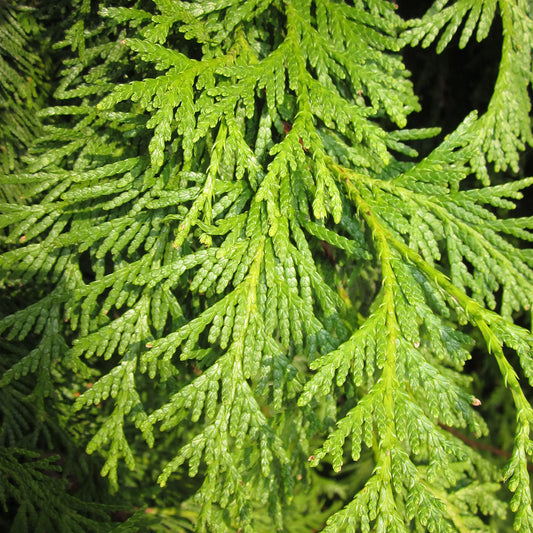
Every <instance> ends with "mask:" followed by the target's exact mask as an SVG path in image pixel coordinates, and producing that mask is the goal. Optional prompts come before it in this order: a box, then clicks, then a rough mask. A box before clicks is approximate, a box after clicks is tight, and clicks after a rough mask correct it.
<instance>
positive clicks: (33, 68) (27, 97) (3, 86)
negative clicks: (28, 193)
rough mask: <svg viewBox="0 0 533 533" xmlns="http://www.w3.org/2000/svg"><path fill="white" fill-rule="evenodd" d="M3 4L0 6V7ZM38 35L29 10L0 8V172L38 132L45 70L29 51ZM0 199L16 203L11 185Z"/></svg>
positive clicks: (11, 5) (14, 162)
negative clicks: (38, 112) (37, 113)
mask: <svg viewBox="0 0 533 533" xmlns="http://www.w3.org/2000/svg"><path fill="white" fill-rule="evenodd" d="M2 4H3V3H2ZM40 34H42V27H41V26H40V25H39V23H38V21H37V20H36V18H35V17H34V16H33V12H32V10H31V9H30V8H28V7H24V6H16V5H15V3H14V2H9V3H8V4H7V5H2V6H0V170H1V171H2V172H4V173H6V172H9V171H13V170H14V169H15V166H17V161H18V159H19V157H20V155H21V154H22V153H23V152H24V150H25V149H26V148H27V147H28V146H29V145H30V144H32V143H33V141H34V140H35V136H36V134H37V132H38V129H39V122H38V120H37V118H36V112H37V111H38V110H39V109H40V107H42V105H43V103H44V98H43V97H44V94H45V93H46V83H45V76H44V75H45V67H44V64H43V60H42V58H41V57H40V55H39V53H38V52H35V51H33V50H32V46H35V43H36V39H37V38H38V36H39V35H40ZM0 194H1V195H2V196H1V198H2V199H4V200H5V199H9V200H10V201H16V200H17V198H18V196H20V193H19V191H18V190H17V187H16V186H14V185H10V186H3V187H2V188H1V192H0Z"/></svg>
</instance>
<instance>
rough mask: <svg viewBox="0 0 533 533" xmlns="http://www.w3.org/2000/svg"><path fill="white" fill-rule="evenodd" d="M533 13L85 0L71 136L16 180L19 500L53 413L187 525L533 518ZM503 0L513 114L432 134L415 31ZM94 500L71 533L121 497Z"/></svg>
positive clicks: (9, 397) (506, 522) (495, 108)
mask: <svg viewBox="0 0 533 533" xmlns="http://www.w3.org/2000/svg"><path fill="white" fill-rule="evenodd" d="M93 7H94V6H93ZM530 10H531V7H530V3H529V2H527V1H526V0H499V1H497V0H491V1H481V0H457V1H456V2H451V1H446V0H438V1H437V2H435V3H434V5H433V6H432V7H431V8H430V9H429V10H428V12H427V13H426V14H425V15H424V16H423V17H422V18H421V19H417V20H409V21H405V20H403V19H402V18H401V17H400V16H399V15H398V14H397V6H396V5H395V4H394V3H392V2H389V1H386V0H360V1H357V0H356V1H354V2H342V1H339V0H313V1H311V0H283V1H281V0H213V1H197V2H185V1H178V0H153V2H145V1H137V2H132V1H130V2H108V3H105V5H101V6H100V7H99V9H98V12H95V11H94V10H93V11H91V4H90V2H85V1H84V2H80V3H79V7H78V12H77V13H75V14H74V15H72V16H73V24H72V26H71V27H70V28H69V29H68V30H67V31H66V34H65V36H64V40H63V41H62V42H61V43H59V47H63V48H66V47H69V48H70V50H71V51H72V52H69V54H70V55H68V54H67V53H65V60H64V63H63V65H64V69H63V72H62V75H61V79H60V82H59V84H58V86H57V88H56V92H55V97H56V101H57V105H55V106H53V107H50V108H49V109H47V110H45V111H44V112H43V113H42V116H43V118H44V120H45V127H44V134H43V136H42V137H41V138H40V140H39V141H38V142H37V143H35V144H34V145H33V147H32V151H31V154H30V156H29V157H28V158H27V161H26V164H25V168H24V169H23V171H21V172H17V173H11V174H9V173H7V174H5V175H4V176H3V177H2V178H1V181H2V183H3V184H4V185H8V184H17V185H19V186H22V187H23V189H24V197H25V198H26V199H27V201H28V204H27V205H15V204H9V203H5V204H3V205H2V215H1V217H0V221H1V224H2V227H4V228H6V237H5V239H4V246H5V247H6V248H7V251H6V252H5V253H4V254H3V255H2V256H1V258H0V265H1V268H2V277H3V279H4V285H3V287H4V289H3V292H4V293H5V294H13V291H14V289H13V287H14V286H16V287H17V289H16V290H17V291H18V292H17V293H16V294H18V295H19V296H18V298H17V299H16V303H13V304H12V305H11V307H15V308H16V309H13V310H10V311H9V312H7V311H6V313H5V316H4V318H3V319H2V320H1V321H0V329H1V331H2V335H3V339H4V340H3V347H4V348H5V353H6V354H7V355H6V356H5V358H4V359H3V360H5V361H8V364H7V365H5V364H3V365H2V366H3V368H4V372H3V376H2V378H1V379H0V387H2V389H0V390H1V391H2V398H5V401H3V402H2V405H1V408H2V413H3V418H2V433H1V435H2V440H3V443H5V445H6V446H11V447H13V448H6V449H7V452H2V453H3V455H2V457H5V458H4V459H2V461H3V462H2V463H1V464H0V468H2V469H4V470H6V469H7V470H10V471H12V472H20V476H21V479H22V478H24V480H25V481H24V482H25V483H27V484H28V487H31V489H30V488H28V489H27V490H26V489H25V490H24V491H23V492H24V494H22V495H21V492H20V491H19V492H18V493H17V492H16V490H14V489H12V490H11V492H9V491H8V497H9V498H11V499H12V500H13V499H14V500H15V501H18V502H19V505H24V504H23V503H21V501H24V499H25V498H26V500H27V499H28V498H29V499H33V500H32V502H33V503H32V504H31V505H32V506H33V507H32V508H35V507H36V506H38V505H39V501H40V500H39V498H40V497H41V493H40V491H41V490H42V489H40V485H39V484H40V483H42V480H43V477H42V474H40V473H39V472H40V471H41V470H42V469H43V468H49V467H48V466H46V465H42V464H41V463H42V461H43V459H40V461H41V462H39V461H37V462H35V463H31V462H30V463H28V462H27V461H26V462H24V461H22V462H21V460H20V458H19V459H18V462H17V463H15V462H14V461H15V460H16V458H17V453H19V452H18V451H17V449H18V448H16V449H15V448H14V447H16V446H19V445H20V444H19V441H20V440H21V439H22V440H24V435H26V434H27V433H28V432H31V431H32V429H31V425H32V424H36V422H35V420H34V418H35V416H34V411H33V410H34V409H37V410H38V412H39V413H42V416H48V415H49V414H50V413H54V412H56V413H59V414H58V415H57V424H58V425H59V427H60V428H61V430H62V431H65V432H66V433H67V434H68V435H69V438H70V439H72V440H73V441H74V442H75V443H77V445H80V446H82V445H83V446H86V451H87V452H88V453H89V454H91V453H95V452H96V453H97V454H98V455H99V456H101V457H102V458H103V467H102V470H101V474H102V475H103V476H108V478H109V482H110V487H111V489H112V490H114V491H118V492H119V494H121V495H123V497H124V498H125V499H128V498H130V500H129V501H131V493H132V491H133V493H135V494H136V496H137V498H145V501H139V499H137V500H136V504H137V505H141V506H142V505H148V504H150V505H151V506H153V507H154V508H155V509H150V510H155V514H156V515H157V516H158V518H159V519H160V523H159V526H153V528H157V527H159V528H160V530H162V531H181V530H182V529H183V528H185V529H186V530H197V531H217V532H218V531H254V532H256V531H274V530H282V531H294V532H296V531H310V530H312V529H315V530H321V529H323V530H324V531H327V532H336V531H347V532H352V531H363V532H368V531H379V532H387V533H389V532H397V531H398V532H399V531H420V532H423V531H460V532H467V531H502V530H504V529H505V528H508V527H510V524H514V528H515V529H516V530H518V531H523V532H526V531H533V511H532V508H531V491H530V478H529V474H528V460H530V458H531V455H533V442H532V440H531V425H532V424H533V408H532V406H531V405H530V403H529V401H528V399H527V390H528V389H527V387H528V384H527V380H530V381H531V380H533V362H532V355H533V336H532V334H531V333H530V332H529V331H528V330H527V329H526V327H524V324H526V325H527V318H524V317H526V315H525V314H524V313H523V311H524V310H529V308H530V305H531V300H532V299H533V253H532V250H531V248H528V242H530V241H531V240H533V233H532V232H531V229H532V227H533V218H532V217H522V218H516V217H513V216H512V213H510V212H511V211H512V209H514V208H515V201H516V200H519V199H521V198H522V192H521V191H522V190H524V189H525V188H527V187H529V186H530V185H531V184H533V179H531V178H522V179H518V178H517V177H516V176H515V175H514V174H512V172H517V171H518V170H519V156H520V151H521V150H523V149H524V148H525V146H526V144H528V143H530V142H531V139H532V137H531V136H532V134H531V124H530V118H529V111H530V98H529V91H530V83H531V69H532V65H531V46H532V45H533V19H532V18H531V12H530ZM494 17H499V18H501V26H502V29H503V47H502V51H501V58H500V59H499V74H498V79H497V81H496V84H495V86H494V91H493V95H492V98H491V100H490V103H489V105H488V108H487V110H486V112H484V113H483V114H481V115H479V116H478V115H477V114H476V112H475V110H472V112H471V113H470V114H468V116H466V117H464V120H463V121H462V123H461V124H460V125H459V127H458V128H457V129H456V130H455V131H453V132H452V133H450V134H449V135H448V136H446V137H445V138H439V140H438V142H437V141H434V142H433V146H434V148H433V149H432V150H431V152H430V153H429V154H428V155H425V156H419V155H418V153H417V151H416V150H415V146H417V142H418V144H420V142H419V140H420V139H430V138H434V137H435V136H436V135H438V133H439V131H438V129H409V127H408V116H409V114H410V113H412V112H413V111H419V110H420V106H419V103H418V100H417V97H416V95H415V94H414V90H413V86H412V83H411V82H410V80H409V73H408V72H407V70H406V69H405V67H404V64H403V61H402V55H401V51H402V48H404V47H406V46H419V45H421V46H429V45H431V44H432V43H434V42H436V43H437V51H441V50H442V49H444V48H445V47H446V46H456V45H457V44H456V43H455V44H454V41H453V40H452V39H453V37H454V35H455V34H456V33H457V34H458V38H459V43H458V44H459V46H460V47H463V46H466V45H467V44H468V41H469V39H470V38H471V37H472V36H475V38H477V40H478V41H479V40H482V39H484V38H485V37H486V36H487V34H488V32H489V28H490V27H491V23H492V21H493V19H494ZM450 42H452V44H450ZM432 50H433V49H432ZM431 53H434V51H432V52H431ZM494 60H495V61H498V59H497V58H495V59H494ZM437 126H438V125H437ZM491 183H492V184H491ZM29 295H31V296H29ZM24 300H26V302H25V303H22V302H23V301H24ZM28 300H29V301H28ZM520 313H522V314H520ZM517 317H519V318H520V323H521V324H522V326H520V325H518V322H513V320H515V321H516V319H517ZM476 341H477V342H476ZM474 345H476V346H475V348H474ZM474 349H475V350H477V353H478V354H479V353H483V354H484V355H483V356H484V357H485V358H486V359H487V360H488V361H490V363H489V365H490V366H491V367H493V368H495V369H497V370H498V371H499V373H500V375H501V378H500V379H501V380H502V381H503V383H504V385H505V387H506V389H507V390H508V391H509V394H508V395H507V396H504V400H503V401H505V402H511V403H512V406H513V407H512V413H513V417H514V422H513V425H514V427H513V431H514V439H513V440H512V443H511V447H512V449H510V450H509V451H510V458H509V459H508V460H507V461H506V463H505V464H504V463H503V462H502V461H500V460H498V459H497V458H494V457H492V456H491V455H490V454H482V453H481V451H480V450H481V447H480V446H477V445H476V440H475V439H479V438H481V437H482V436H484V435H487V433H488V428H487V424H486V423H485V421H484V419H483V417H482V416H481V412H483V402H485V400H486V399H487V400H489V399H490V400H491V401H496V400H494V396H490V394H489V393H490V391H489V392H487V393H486V394H487V398H485V397H479V398H477V397H476V396H475V395H474V392H473V388H472V377H471V376H470V375H469V373H468V372H467V371H466V370H465V363H466V362H467V361H468V360H469V359H470V357H471V354H472V351H473V350H474ZM519 376H521V378H520V379H519ZM480 411H481V412H480ZM46 413H48V414H46ZM483 414H487V415H490V412H484V413H483ZM41 418H42V417H41ZM37 419H39V417H37ZM28 425H29V426H30V428H29V429H28V427H27V426H28ZM489 425H490V424H489ZM468 435H470V436H468ZM55 445H56V444H54V443H52V444H51V445H50V447H52V448H53V447H54V446H55ZM28 447H29V446H28ZM24 453H26V455H24ZM24 453H23V454H22V455H21V456H22V457H26V456H27V452H24ZM29 457H31V456H29ZM35 457H37V456H35ZM123 465H125V466H127V467H128V468H129V469H130V470H131V471H132V473H128V472H127V471H126V470H125V469H124V468H123ZM328 465H330V466H328ZM341 468H343V471H342V473H341V474H335V473H336V472H340V471H341ZM152 474H153V478H152ZM187 475H188V476H190V478H191V479H190V480H187ZM11 476H14V474H11ZM13 479H14V483H18V481H17V480H16V478H13ZM26 480H27V481H26ZM155 481H157V483H159V485H161V486H163V487H164V486H165V485H167V486H166V488H164V489H163V490H159V491H158V490H157V489H156V488H155ZM8 486H11V485H8ZM132 487H138V488H137V489H135V488H134V489H132ZM141 487H142V488H141ZM2 490H3V491H5V490H6V489H4V488H3V489H2ZM32 491H33V492H32ZM128 491H130V492H129V493H130V496H127V494H128ZM509 491H510V493H509ZM69 498H70V495H67V494H65V500H64V501H63V502H62V506H61V507H54V508H53V509H54V512H57V513H63V512H64V513H65V514H64V516H65V521H64V522H63V525H62V526H60V525H57V524H54V528H55V529H56V530H58V531H60V530H61V527H63V530H64V531H75V530H76V529H75V526H74V525H73V524H78V523H80V524H82V523H83V522H79V521H80V520H82V518H83V517H85V519H86V520H87V524H92V522H90V521H89V520H94V517H91V516H90V512H91V511H90V510H89V509H80V508H79V506H78V503H72V502H71V500H70V499H69ZM2 501H3V502H4V503H6V497H5V496H2ZM9 503H10V502H7V503H6V505H8V504H9ZM81 511H83V512H81ZM32 512H33V511H32ZM94 512H95V513H97V514H98V513H99V512H101V511H100V510H99V509H95V511H94ZM19 514H20V513H19ZM17 516H18V515H17ZM26 516H27V517H28V518H27V519H28V520H31V519H32V517H34V516H36V514H28V513H26ZM106 516H107V515H106ZM135 516H137V515H135ZM135 516H134V517H133V519H132V520H130V521H129V522H130V524H131V526H130V527H131V528H133V527H134V522H133V521H134V520H136V518H135ZM73 520H74V522H73ZM41 523H44V522H38V523H37V522H36V526H38V527H41V526H40V524H41ZM127 524H128V522H126V523H125V524H124V526H126V525H127ZM50 527H51V526H48V525H47V526H46V528H50ZM84 527H85V529H83V528H84ZM88 527H89V526H88V525H86V526H82V525H81V526H79V529H78V530H84V531H85V530H89V529H88ZM102 527H105V526H104V525H102ZM143 527H145V528H146V529H148V528H149V527H150V526H148V525H146V526H143ZM43 530H44V529H43ZM104 530H106V531H107V530H108V529H104Z"/></svg>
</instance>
